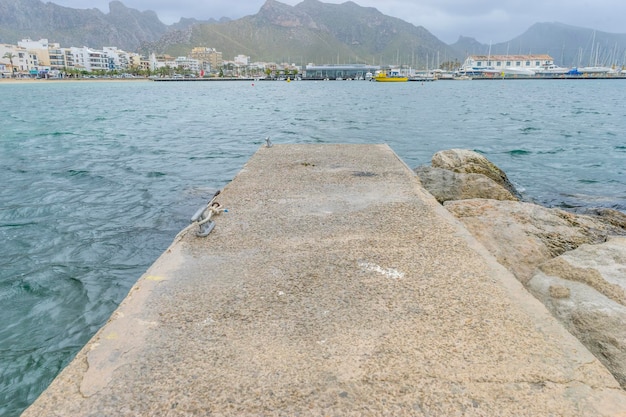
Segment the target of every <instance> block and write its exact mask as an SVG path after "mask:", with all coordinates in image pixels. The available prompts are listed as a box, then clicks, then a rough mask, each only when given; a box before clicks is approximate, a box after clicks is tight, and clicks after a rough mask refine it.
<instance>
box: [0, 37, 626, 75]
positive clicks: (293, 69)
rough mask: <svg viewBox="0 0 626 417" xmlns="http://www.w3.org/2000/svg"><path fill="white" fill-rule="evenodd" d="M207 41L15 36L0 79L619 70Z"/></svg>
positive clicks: (536, 57) (520, 58)
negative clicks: (299, 58)
mask: <svg viewBox="0 0 626 417" xmlns="http://www.w3.org/2000/svg"><path fill="white" fill-rule="evenodd" d="M222 55H223V54H222V52H220V51H218V50H216V49H215V48H211V47H206V46H196V47H193V48H192V49H191V51H190V52H189V54H188V55H186V56H178V57H172V56H169V55H167V54H156V53H150V54H149V55H148V56H144V55H141V54H139V53H136V52H127V51H124V50H122V49H119V48H117V47H115V46H110V47H103V48H102V49H94V48H90V47H87V46H82V47H69V48H65V47H61V45H60V44H58V43H52V42H49V41H48V39H39V40H36V41H35V40H32V39H22V40H21V41H19V42H18V43H17V45H10V44H0V78H10V79H76V78H116V79H119V78H147V79H154V80H158V81H164V80H167V81H178V80H215V79H230V80H232V79H235V80H236V79H271V80H303V79H308V80H375V81H434V80H471V79H484V80H488V79H546V78H548V79H553V78H561V79H580V78H582V79H585V78H626V69H624V67H617V66H610V67H609V66H601V65H591V66H586V67H573V68H570V67H560V66H558V65H557V64H555V62H554V59H553V58H552V57H551V56H550V55H547V54H528V55H495V54H494V55H491V54H487V55H469V56H468V57H467V58H466V59H465V61H464V62H463V63H459V62H455V63H454V64H456V65H451V63H450V62H447V63H445V64H444V65H435V66H434V67H433V68H412V67H410V66H408V65H401V64H397V65H369V64H361V63H359V64H353V63H349V64H339V63H337V64H322V65H318V64H314V63H309V64H306V65H304V64H301V65H296V64H295V63H288V62H281V63H276V62H253V61H252V60H251V59H250V57H249V56H245V55H237V56H235V57H234V58H233V59H232V60H226V59H224V57H223V56H222Z"/></svg>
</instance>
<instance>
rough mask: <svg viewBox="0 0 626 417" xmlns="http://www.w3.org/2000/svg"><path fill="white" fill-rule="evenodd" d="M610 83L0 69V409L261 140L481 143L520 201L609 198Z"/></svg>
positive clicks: (613, 122) (426, 147) (38, 377)
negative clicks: (170, 78) (116, 77)
mask: <svg viewBox="0 0 626 417" xmlns="http://www.w3.org/2000/svg"><path fill="white" fill-rule="evenodd" d="M625 91H626V81H622V80H581V81H578V80H568V81H566V80H551V81H547V80H541V81H535V80H530V81H526V80H516V81H469V82H468V81H464V82H458V81H438V82H432V83H424V84H422V83H417V82H411V83H400V84H397V83H390V84H388V83H374V82H371V83H370V82H365V81H344V82H339V81H331V82H310V81H306V82H305V81H301V82H291V83H286V82H256V83H252V82H243V81H242V82H176V83H156V82H128V81H120V82H106V83H102V82H90V81H80V82H52V81H43V80H42V81H41V82H36V83H28V84H0V94H1V95H2V97H3V100H2V102H1V104H0V109H1V112H0V122H1V128H0V175H1V178H2V187H0V242H2V243H1V245H2V250H1V251H0V310H1V314H2V320H0V416H17V415H19V414H20V412H21V411H22V410H23V409H24V408H25V407H26V406H28V404H30V403H31V402H32V401H34V400H35V398H36V397H37V396H38V395H39V393H40V392H41V391H42V390H43V389H45V387H46V386H47V384H49V383H50V381H51V380H52V379H53V378H54V376H55V375H56V374H57V373H58V372H59V371H60V370H61V369H62V368H63V366H64V365H66V364H67V363H68V362H69V361H70V360H71V359H72V357H73V355H75V354H76V352H77V351H78V350H79V349H80V348H81V347H82V346H83V345H84V344H85V343H86V342H87V340H88V339H89V338H90V337H91V336H92V335H93V333H95V332H96V330H97V329H98V328H99V327H100V326H101V325H102V324H103V323H104V322H105V321H106V320H107V318H108V317H109V315H110V314H111V313H112V311H113V310H114V309H115V308H116V307H117V305H118V304H119V302H120V301H121V300H122V299H123V298H124V296H125V295H126V293H127V291H128V290H129V288H130V287H131V286H132V285H133V284H134V283H135V281H136V280H137V279H138V278H139V276H140V275H141V274H142V273H143V272H144V271H145V270H146V269H147V267H148V266H149V265H150V264H151V263H152V262H153V261H154V260H155V259H156V258H157V257H158V256H159V255H160V254H161V252H162V251H163V250H164V249H165V248H166V247H167V246H168V245H169V244H170V243H171V241H172V239H173V237H174V236H175V235H176V233H177V232H178V231H180V230H181V229H182V228H184V227H185V226H186V225H187V224H188V222H189V218H190V217H191V215H192V214H193V213H194V212H195V211H196V209H197V208H199V207H200V206H201V205H202V204H203V203H205V202H206V200H207V199H208V198H209V197H210V196H211V195H212V194H213V192H214V191H215V190H216V189H219V188H222V187H223V186H224V185H225V184H226V183H227V182H228V181H230V180H231V179H232V178H233V177H234V176H235V175H236V173H237V172H238V171H239V170H240V169H241V167H242V166H243V164H244V163H245V162H246V161H247V160H248V158H249V157H250V156H251V155H252V154H253V153H254V152H255V151H256V150H257V149H258V148H259V146H262V145H263V144H264V143H265V142H264V141H265V138H266V137H267V136H270V137H271V140H272V141H273V142H274V143H387V144H389V145H390V146H391V148H392V149H393V150H395V152H396V153H397V154H398V155H399V156H400V157H401V158H402V159H403V160H404V161H405V162H406V163H407V164H408V165H409V166H410V167H415V166H418V165H422V164H427V163H429V161H430V158H431V156H432V155H433V154H434V153H435V152H437V151H439V150H442V149H449V148H466V149H473V150H477V151H479V152H482V153H483V154H485V156H486V157H487V158H489V159H490V160H491V161H493V162H494V163H496V164H497V165H498V166H500V167H501V168H502V169H504V170H505V171H506V172H507V174H508V175H509V178H510V179H511V180H512V181H513V183H514V184H515V185H516V186H517V187H518V189H520V190H521V191H523V192H524V193H525V194H526V196H527V197H528V198H531V199H534V200H536V201H537V202H539V203H541V204H545V205H549V206H562V207H588V206H600V207H611V208H616V209H618V210H622V211H626V175H625V174H626V172H625V171H626V105H624V97H625V94H624V92H625Z"/></svg>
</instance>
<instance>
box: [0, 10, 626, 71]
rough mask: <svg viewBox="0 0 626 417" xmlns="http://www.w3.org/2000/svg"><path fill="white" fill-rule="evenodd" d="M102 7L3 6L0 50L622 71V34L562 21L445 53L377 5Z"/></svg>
mask: <svg viewBox="0 0 626 417" xmlns="http://www.w3.org/2000/svg"><path fill="white" fill-rule="evenodd" d="M109 10H110V11H109V13H106V14H105V13H103V12H101V11H100V10H98V9H95V8H93V9H72V8H68V7H63V6H59V5H56V4H54V3H43V2H42V1H41V0H0V43H9V44H16V43H17V41H18V40H21V39H24V38H30V39H40V38H46V39H48V40H49V41H50V42H56V43H60V44H61V45H62V46H66V47H67V46H90V47H93V48H102V47H103V46H117V47H118V48H120V49H124V50H127V51H133V52H135V51H137V52H142V53H146V54H147V53H150V52H156V53H168V54H170V55H173V56H179V55H187V54H188V53H189V52H190V50H191V48H192V47H195V46H205V47H211V48H215V49H217V50H218V51H221V52H222V53H223V56H224V58H225V59H232V58H233V57H234V56H235V55H239V54H242V55H247V56H250V58H251V59H252V60H254V61H276V62H292V63H296V64H306V63H308V62H315V63H318V64H333V63H369V64H407V65H411V66H413V67H425V66H428V67H430V68H432V67H435V66H439V65H440V64H441V63H443V62H446V61H449V62H451V61H457V62H460V61H463V59H464V58H465V57H466V56H467V55H468V54H484V55H487V54H488V53H491V54H529V53H534V54H550V55H551V56H552V57H553V58H554V59H555V61H556V62H557V63H559V64H561V65H564V66H577V65H590V64H593V63H594V61H595V62H596V63H598V64H606V63H607V61H610V62H611V63H617V64H618V65H622V64H623V61H624V59H626V52H625V51H626V34H612V33H606V32H600V31H595V30H593V29H588V28H580V27H574V26H568V25H565V24H561V23H536V24H534V25H533V26H531V27H530V28H529V29H528V30H527V31H526V32H524V33H523V34H521V35H519V36H518V37H516V38H514V39H511V40H510V41H507V42H503V43H498V44H494V45H485V44H481V43H479V42H477V41H476V40H475V39H472V38H467V37H460V38H459V40H458V41H457V42H456V43H454V44H451V45H448V44H446V43H444V42H442V41H441V40H439V39H438V38H437V37H435V36H434V35H433V34H431V33H430V32H429V31H428V30H427V29H426V28H424V27H422V26H415V25H413V24H411V23H408V22H406V21H403V20H401V19H398V18H394V17H390V16H386V15H384V14H382V13H380V12H379V11H378V10H377V9H375V8H372V7H361V6H359V5H358V4H356V3H354V2H351V1H348V2H345V3H342V4H329V3H322V2H320V1H318V0H304V1H302V2H301V3H299V4H297V5H295V6H289V5H286V4H283V3H280V2H278V1H276V0H267V1H266V2H265V4H264V5H263V6H262V7H261V9H260V10H259V12H258V13H257V14H255V15H251V16H246V17H243V18H241V19H235V20H231V19H228V18H222V19H220V20H215V19H211V20H208V21H199V20H196V19H193V18H183V19H181V20H180V21H179V22H178V23H175V24H172V25H166V24H164V23H163V22H161V21H160V20H159V18H158V16H157V15H156V13H155V12H153V11H144V12H140V11H138V10H135V9H132V8H128V7H126V6H124V4H123V3H122V2H120V1H117V0H116V1H112V2H110V4H109Z"/></svg>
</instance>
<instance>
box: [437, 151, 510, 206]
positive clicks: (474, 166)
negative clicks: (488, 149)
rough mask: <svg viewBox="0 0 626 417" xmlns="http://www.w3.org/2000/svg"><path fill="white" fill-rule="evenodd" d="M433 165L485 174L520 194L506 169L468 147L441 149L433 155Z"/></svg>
mask: <svg viewBox="0 0 626 417" xmlns="http://www.w3.org/2000/svg"><path fill="white" fill-rule="evenodd" d="M431 165H432V166H433V167H434V168H442V169H447V170H449V171H453V172H457V173H462V174H481V175H484V176H486V177H488V178H491V179H492V180H493V181H495V182H496V183H498V184H500V185H501V186H502V187H504V188H506V189H507V190H508V191H509V192H510V193H511V194H513V195H514V196H519V193H518V192H517V190H516V189H515V187H514V186H513V184H512V183H511V182H510V181H509V179H508V178H507V176H506V174H505V173H504V171H502V170H501V169H500V168H498V167H497V166H496V165H495V164H494V163H493V162H491V161H490V160H488V159H487V158H485V157H484V156H483V155H481V154H479V153H477V152H474V151H470V150H467V149H448V150H445V151H439V152H437V153H436V154H434V155H433V157H432V160H431Z"/></svg>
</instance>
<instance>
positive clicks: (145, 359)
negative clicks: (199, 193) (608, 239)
mask: <svg viewBox="0 0 626 417" xmlns="http://www.w3.org/2000/svg"><path fill="white" fill-rule="evenodd" d="M215 202H216V203H218V204H219V207H223V208H224V209H227V210H228V211H219V212H217V211H216V213H215V215H214V216H213V217H212V218H211V220H212V221H213V222H214V226H215V227H214V228H213V229H212V231H211V232H210V233H209V234H208V235H207V236H204V237H200V236H197V232H198V230H199V226H198V225H197V224H195V223H194V224H190V226H189V227H188V228H186V229H185V230H183V231H181V233H179V235H178V236H177V237H176V238H175V240H174V242H173V243H172V244H171V246H170V247H169V248H168V249H167V250H166V251H165V252H164V253H163V254H162V255H161V256H160V257H159V259H157V260H156V262H155V263H154V264H153V265H152V266H151V267H150V268H149V269H148V270H147V271H146V273H145V274H144V275H143V276H141V277H140V278H139V280H138V281H137V283H136V284H135V285H134V286H133V287H132V288H131V290H130V291H129V293H128V295H127V297H126V299H125V300H124V301H123V302H122V303H121V304H120V306H119V307H118V309H117V310H116V311H115V312H114V313H113V314H112V316H111V318H110V320H109V321H108V322H107V323H106V324H105V325H104V326H103V327H102V328H101V329H100V330H99V331H98V332H97V333H96V334H95V335H94V337H93V338H92V339H91V341H89V343H88V344H87V345H86V346H85V347H84V348H83V349H82V350H81V351H80V352H79V353H78V354H77V356H76V357H75V358H74V360H73V361H72V362H71V363H70V364H69V365H68V366H67V367H66V368H65V369H64V370H63V371H62V372H61V373H60V374H59V375H58V376H57V378H56V379H55V380H54V381H53V382H52V384H51V385H50V386H49V387H48V388H47V390H45V391H44V392H43V393H42V395H41V396H40V397H39V398H38V399H37V400H36V401H35V402H34V403H33V404H32V405H31V406H30V407H29V408H28V409H27V410H26V411H25V412H24V413H23V414H22V416H23V417H35V416H37V417H47V416H73V417H78V416H326V415H329V416H331V415H332V416H500V417H502V416H626V393H625V392H624V391H623V390H622V389H621V388H620V386H619V384H618V383H617V381H616V380H615V379H614V378H613V376H612V375H611V374H610V373H609V372H608V371H607V370H606V368H604V367H603V365H601V363H600V362H599V361H598V360H597V359H596V358H595V357H594V356H593V355H592V354H591V353H590V352H589V351H588V350H587V349H586V348H585V347H584V346H583V345H582V344H581V343H580V342H579V341H578V340H577V339H575V338H574V337H573V336H572V335H571V334H570V333H568V332H567V331H566V330H565V329H564V328H563V327H562V326H561V325H560V324H559V323H558V322H557V321H556V319H555V318H553V317H552V316H551V315H550V313H549V312H548V311H547V309H546V308H545V307H544V306H543V305H542V304H541V303H540V302H539V301H537V300H536V299H535V298H534V297H533V296H532V295H530V294H529V293H528V292H527V291H526V290H525V289H524V288H523V286H522V285H521V284H520V283H519V282H518V281H517V280H516V279H515V278H514V277H513V275H512V274H511V273H510V272H509V271H508V270H506V269H505V268H504V267H502V266H501V265H500V264H498V263H497V262H496V260H495V258H494V257H493V256H491V255H490V254H489V253H488V252H487V251H486V249H485V248H484V247H482V246H481V245H480V244H479V243H478V242H477V241H476V240H475V239H474V238H473V237H472V236H471V235H470V234H469V232H468V231H467V230H466V229H465V228H464V227H463V225H462V224H461V223H460V222H458V221H457V220H456V219H455V218H454V217H453V216H452V215H451V214H450V213H448V212H447V211H446V210H445V208H443V207H442V206H441V205H440V204H439V203H438V202H437V201H436V200H435V199H434V198H433V197H432V196H431V195H430V194H429V193H428V192H427V191H425V189H424V188H423V187H422V186H421V184H420V181H419V179H418V177H417V176H416V175H415V174H414V172H413V171H412V170H411V169H410V168H409V167H408V166H407V165H406V164H405V163H404V162H403V161H402V160H401V159H400V158H399V157H398V156H397V155H396V154H395V153H394V152H393V150H392V149H390V148H389V147H388V146H387V145H343V144H336V145H334V144H303V145H273V146H263V147H261V148H259V149H258V151H257V152H256V153H255V154H254V155H253V156H252V157H251V158H250V160H249V161H248V162H247V163H246V164H245V166H244V167H243V168H242V170H241V171H240V172H239V173H238V175H237V176H236V177H235V178H234V179H233V180H232V181H231V182H230V183H229V184H228V185H226V186H225V187H224V189H223V190H222V191H221V193H220V194H219V195H217V196H216V199H215Z"/></svg>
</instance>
